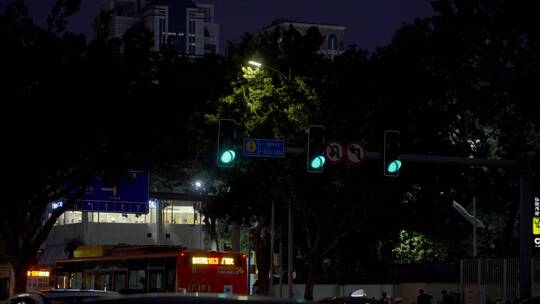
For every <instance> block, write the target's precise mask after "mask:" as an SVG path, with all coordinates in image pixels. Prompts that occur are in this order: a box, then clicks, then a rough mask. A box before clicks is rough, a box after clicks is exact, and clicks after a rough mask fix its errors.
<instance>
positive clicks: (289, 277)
mask: <svg viewBox="0 0 540 304" xmlns="http://www.w3.org/2000/svg"><path fill="white" fill-rule="evenodd" d="M248 64H249V65H250V66H253V67H256V68H265V69H268V70H270V71H272V72H275V73H277V74H278V75H280V76H282V77H283V78H284V79H286V80H287V81H288V82H289V83H290V82H291V79H292V69H291V68H289V76H287V75H285V74H284V73H283V72H281V71H280V70H278V69H276V68H273V67H271V66H268V65H265V64H263V63H261V62H258V61H255V60H250V61H248ZM288 208H289V216H288V218H289V219H288V225H287V226H288V228H287V285H288V289H289V292H288V295H289V298H292V297H293V286H292V280H293V278H292V277H293V272H292V271H293V227H292V225H293V211H292V203H291V200H290V199H289V202H288ZM274 216H275V214H274V202H272V219H271V223H272V225H271V239H270V248H271V249H270V250H271V251H272V252H271V255H270V265H271V266H270V288H272V289H273V285H274V284H273V283H274V278H273V265H274V258H273V257H274V229H275V225H274ZM280 253H281V252H280ZM279 276H280V282H281V276H282V273H281V272H280V274H279ZM280 295H281V294H280Z"/></svg>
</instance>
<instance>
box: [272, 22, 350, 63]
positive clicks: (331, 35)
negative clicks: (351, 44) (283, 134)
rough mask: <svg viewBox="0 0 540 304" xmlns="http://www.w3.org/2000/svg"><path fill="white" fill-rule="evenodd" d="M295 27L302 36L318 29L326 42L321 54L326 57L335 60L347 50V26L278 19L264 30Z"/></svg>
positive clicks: (322, 46) (282, 29)
mask: <svg viewBox="0 0 540 304" xmlns="http://www.w3.org/2000/svg"><path fill="white" fill-rule="evenodd" d="M291 25H292V26H293V27H294V28H295V29H296V30H297V31H298V32H300V33H301V34H302V35H305V34H306V32H307V30H308V29H309V28H311V27H313V26H314V27H316V28H318V29H319V32H321V35H322V36H323V38H324V42H323V44H322V45H321V48H320V52H321V54H323V55H324V56H325V57H327V58H330V59H334V57H336V56H338V55H341V54H342V53H343V52H344V50H345V44H344V36H345V29H346V27H345V26H341V25H336V24H320V23H306V22H296V21H291V20H286V19H278V20H274V21H273V22H272V25H270V26H267V27H265V28H263V29H262V31H264V32H271V31H274V30H275V29H276V28H279V29H280V30H281V31H284V30H288V29H289V27H290V26H291Z"/></svg>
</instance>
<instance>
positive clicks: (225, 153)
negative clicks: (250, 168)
mask: <svg viewBox="0 0 540 304" xmlns="http://www.w3.org/2000/svg"><path fill="white" fill-rule="evenodd" d="M235 143H236V121H235V120H233V119H220V120H219V127H218V145H217V165H218V167H221V168H231V167H234V162H235V160H236V149H235V148H236V146H235Z"/></svg>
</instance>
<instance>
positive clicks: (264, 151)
mask: <svg viewBox="0 0 540 304" xmlns="http://www.w3.org/2000/svg"><path fill="white" fill-rule="evenodd" d="M242 147H243V152H244V156H246V157H272V158H284V157H285V143H284V142H283V140H280V139H260V138H244V139H243V144H242Z"/></svg>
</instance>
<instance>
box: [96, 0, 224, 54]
mask: <svg viewBox="0 0 540 304" xmlns="http://www.w3.org/2000/svg"><path fill="white" fill-rule="evenodd" d="M103 9H104V10H105V11H110V12H111V13H112V16H111V17H112V18H111V25H110V26H111V35H112V37H115V38H121V37H122V36H123V35H124V33H125V32H126V31H127V30H129V29H130V28H132V27H134V26H144V27H145V28H147V29H148V30H150V31H151V32H152V33H154V47H153V50H154V51H158V50H159V49H160V48H161V47H162V46H163V45H165V44H166V43H171V44H172V45H173V46H174V47H175V48H176V50H177V51H178V52H179V53H181V54H188V55H190V56H202V55H204V54H210V53H218V52H219V24H217V23H215V20H214V5H213V4H204V3H195V2H193V1H191V0H107V1H106V3H105V5H104V6H103Z"/></svg>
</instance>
